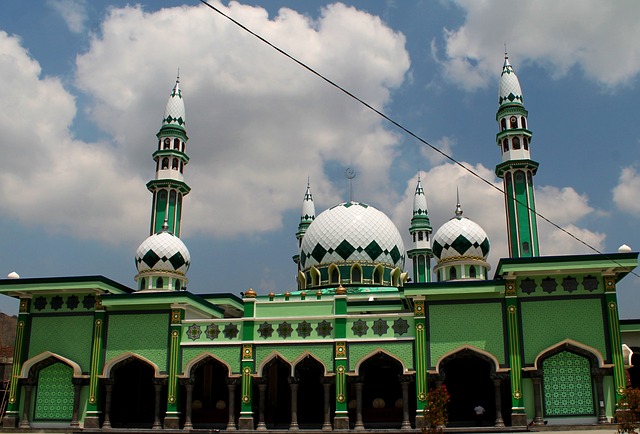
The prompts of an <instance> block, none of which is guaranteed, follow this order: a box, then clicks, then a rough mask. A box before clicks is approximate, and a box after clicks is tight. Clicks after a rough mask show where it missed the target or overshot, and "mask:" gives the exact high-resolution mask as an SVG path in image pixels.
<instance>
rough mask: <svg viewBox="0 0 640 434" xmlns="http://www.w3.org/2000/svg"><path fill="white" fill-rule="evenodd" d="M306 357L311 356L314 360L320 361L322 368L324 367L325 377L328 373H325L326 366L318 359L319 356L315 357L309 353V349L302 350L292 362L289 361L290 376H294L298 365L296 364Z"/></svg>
mask: <svg viewBox="0 0 640 434" xmlns="http://www.w3.org/2000/svg"><path fill="white" fill-rule="evenodd" d="M307 357H311V358H312V359H313V360H315V361H316V362H318V363H320V364H321V365H322V368H323V369H324V374H323V375H324V376H325V377H326V376H327V375H328V373H327V367H326V366H325V364H324V363H323V362H322V360H320V359H319V358H317V357H316V356H315V355H313V354H311V353H310V352H309V350H304V351H303V352H302V354H300V355H299V356H298V357H296V358H295V359H294V360H293V362H291V376H292V377H293V376H295V373H296V367H297V366H298V364H299V363H300V362H302V361H303V360H304V359H306V358H307Z"/></svg>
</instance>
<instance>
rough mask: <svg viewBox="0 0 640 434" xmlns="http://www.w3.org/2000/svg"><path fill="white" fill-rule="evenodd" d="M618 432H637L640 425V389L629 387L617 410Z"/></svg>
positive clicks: (629, 433)
mask: <svg viewBox="0 0 640 434" xmlns="http://www.w3.org/2000/svg"><path fill="white" fill-rule="evenodd" d="M616 419H617V420H618V432H619V433H627V434H636V433H637V431H636V430H637V429H638V426H640V389H634V388H632V387H627V388H626V389H625V393H624V395H623V397H622V399H620V401H619V402H618V409H617V410H616Z"/></svg>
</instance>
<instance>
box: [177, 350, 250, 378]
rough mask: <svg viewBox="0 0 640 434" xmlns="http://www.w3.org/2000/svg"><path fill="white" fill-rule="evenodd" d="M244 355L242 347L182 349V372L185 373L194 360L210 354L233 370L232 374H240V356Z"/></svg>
mask: <svg viewBox="0 0 640 434" xmlns="http://www.w3.org/2000/svg"><path fill="white" fill-rule="evenodd" d="M241 353H242V347H241V346H240V345H236V346H222V345H217V346H209V347H182V370H181V373H184V370H185V366H187V365H188V364H189V362H191V361H192V360H193V359H195V358H196V357H198V356H200V355H202V354H210V355H211V356H213V357H215V358H216V359H218V360H220V361H222V362H224V363H226V364H227V365H229V367H230V368H231V373H232V374H239V373H240V354H241Z"/></svg>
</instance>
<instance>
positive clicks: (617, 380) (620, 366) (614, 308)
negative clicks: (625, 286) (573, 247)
mask: <svg viewBox="0 0 640 434" xmlns="http://www.w3.org/2000/svg"><path fill="white" fill-rule="evenodd" d="M604 290H605V295H604V298H605V302H606V303H607V319H608V320H609V321H608V322H609V345H610V346H611V347H610V348H609V350H610V351H611V358H612V360H613V365H614V366H613V382H614V384H615V389H616V403H618V402H619V401H620V399H621V398H622V397H623V396H624V394H625V392H626V390H625V389H626V387H627V380H626V375H625V371H624V356H623V354H622V339H621V338H620V316H619V314H618V299H617V295H616V280H615V277H613V276H606V277H605V278H604Z"/></svg>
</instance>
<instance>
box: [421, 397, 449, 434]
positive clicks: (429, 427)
mask: <svg viewBox="0 0 640 434" xmlns="http://www.w3.org/2000/svg"><path fill="white" fill-rule="evenodd" d="M449 398H450V396H449V392H448V391H447V386H445V385H442V386H440V387H437V388H435V389H433V390H430V391H429V393H427V405H426V406H425V408H424V420H425V422H426V428H422V432H423V434H440V433H442V431H443V429H444V427H445V425H446V424H447V421H448V420H449V415H448V414H447V405H448V404H449Z"/></svg>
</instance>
